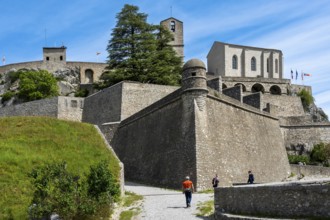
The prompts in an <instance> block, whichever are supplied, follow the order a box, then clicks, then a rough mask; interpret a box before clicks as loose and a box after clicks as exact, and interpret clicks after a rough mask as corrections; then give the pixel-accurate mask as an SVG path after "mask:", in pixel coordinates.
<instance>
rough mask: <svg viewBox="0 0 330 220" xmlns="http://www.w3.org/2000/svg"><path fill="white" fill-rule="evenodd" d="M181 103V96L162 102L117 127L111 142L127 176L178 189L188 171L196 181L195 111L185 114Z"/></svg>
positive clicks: (143, 181)
mask: <svg viewBox="0 0 330 220" xmlns="http://www.w3.org/2000/svg"><path fill="white" fill-rule="evenodd" d="M182 105H183V103H182V101H181V99H180V98H179V99H175V100H173V101H172V102H170V103H159V104H158V106H157V108H154V110H153V111H150V112H145V113H144V114H143V115H142V113H141V114H139V113H138V115H140V117H134V118H128V119H126V120H124V121H123V122H122V124H121V125H120V126H119V127H118V130H117V132H116V134H115V136H114V137H113V140H112V141H111V146H112V147H113V148H114V150H115V152H116V153H117V155H118V156H119V158H120V160H121V161H122V162H123V163H124V164H125V177H126V178H127V179H128V180H134V181H137V182H141V183H148V184H151V185H157V186H166V187H171V188H176V189H179V188H180V187H181V180H182V178H183V177H184V176H186V175H191V178H192V180H193V181H196V175H195V167H196V162H195V159H194V158H195V149H194V146H195V145H194V136H193V134H194V133H193V130H192V129H193V126H194V124H193V121H194V120H193V118H192V114H186V116H185V115H184V114H182ZM182 122H183V124H182ZM189 131H192V132H189ZM186 132H187V133H186ZM183 133H186V137H187V138H186V139H184V138H183V137H182V134H183Z"/></svg>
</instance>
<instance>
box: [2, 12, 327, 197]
mask: <svg viewBox="0 0 330 220" xmlns="http://www.w3.org/2000/svg"><path fill="white" fill-rule="evenodd" d="M161 24H162V25H164V26H166V27H168V28H169V30H171V31H172V33H173V39H172V40H173V41H172V42H171V44H172V46H173V48H174V49H175V50H176V52H177V53H178V55H179V56H180V57H182V58H183V57H184V52H183V47H184V42H183V23H182V22H181V21H179V20H177V19H175V18H173V17H171V18H168V19H166V20H164V21H162V22H161ZM106 66H107V64H105V63H92V62H71V61H70V62H69V61H67V60H66V47H56V48H48V47H47V48H43V60H42V61H34V62H25V63H17V64H9V65H4V66H1V67H0V74H1V75H5V74H6V73H7V72H9V71H13V70H19V69H21V68H27V69H46V70H48V71H49V72H51V73H53V74H61V72H62V73H63V71H65V72H66V73H67V74H66V77H68V78H69V79H70V80H71V83H73V84H76V85H77V86H80V87H81V88H88V89H89V90H90V91H91V93H90V94H91V95H89V96H88V97H86V98H77V97H72V96H71V95H70V91H71V88H70V85H67V84H66V83H65V82H62V85H61V86H60V87H61V94H62V96H58V97H55V98H51V99H44V100H38V101H33V102H27V103H22V104H17V105H10V104H6V103H5V104H4V106H3V107H2V108H0V116H1V117H7V116H17V115H26V116H32V115H33V116H36V115H38V116H50V117H56V118H59V119H66V120H73V121H79V122H85V123H91V124H95V125H97V126H98V127H99V128H100V130H101V131H102V133H103V134H104V136H105V137H106V139H107V141H108V143H109V144H110V145H111V147H112V148H113V149H114V151H115V153H116V154H117V156H118V157H119V159H120V160H121V161H122V162H123V164H124V166H125V178H126V179H128V180H132V181H137V182H141V183H147V184H151V185H158V186H163V187H170V188H178V180H180V179H182V177H184V176H186V175H190V176H191V179H192V180H193V182H194V183H195V185H196V188H197V190H204V189H208V188H210V177H212V176H213V175H214V174H215V173H217V174H218V175H219V178H220V179H221V181H220V184H221V186H224V187H225V186H231V185H233V184H235V183H244V182H246V174H247V171H248V170H253V172H254V174H255V175H256V176H257V177H258V183H269V182H280V181H282V180H284V179H286V178H287V177H288V176H289V175H290V173H291V172H292V167H291V166H290V165H289V162H288V157H287V154H288V153H289V154H301V153H302V152H304V151H311V149H312V148H313V145H315V144H318V143H320V142H324V143H330V123H329V122H327V121H324V120H322V117H320V115H319V114H317V113H318V112H317V111H318V109H317V108H315V109H314V110H313V111H314V112H312V113H306V112H305V110H304V107H303V105H302V102H301V99H300V97H298V96H297V93H298V92H299V91H301V90H302V89H305V90H307V91H309V92H312V88H311V87H309V86H304V85H294V84H291V81H290V79H284V78H283V54H282V51H281V50H278V49H268V48H258V47H250V46H242V45H235V44H229V43H224V42H218V41H216V42H214V44H213V45H212V47H211V48H210V51H209V53H208V55H207V65H205V64H204V63H203V62H202V61H201V60H199V59H191V60H189V61H187V62H186V63H185V64H184V65H183V72H182V84H181V86H180V87H176V86H164V85H155V84H142V83H138V82H127V81H123V82H120V83H118V84H116V85H113V86H111V87H108V88H106V89H103V90H101V91H98V92H95V93H93V91H92V90H93V89H92V83H93V82H96V81H98V79H99V77H100V75H101V74H102V72H103V71H104V68H105V67H106ZM70 80H69V81H70ZM11 86H12V85H9V84H2V85H0V91H5V90H10V88H11ZM92 93H93V94H92Z"/></svg>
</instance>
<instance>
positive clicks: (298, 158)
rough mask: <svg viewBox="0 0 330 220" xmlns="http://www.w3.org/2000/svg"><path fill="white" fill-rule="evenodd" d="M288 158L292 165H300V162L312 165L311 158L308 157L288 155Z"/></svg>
mask: <svg viewBox="0 0 330 220" xmlns="http://www.w3.org/2000/svg"><path fill="white" fill-rule="evenodd" d="M288 158H289V163H291V164H298V163H299V162H302V163H306V164H309V163H310V160H309V157H308V156H306V155H289V154H288Z"/></svg>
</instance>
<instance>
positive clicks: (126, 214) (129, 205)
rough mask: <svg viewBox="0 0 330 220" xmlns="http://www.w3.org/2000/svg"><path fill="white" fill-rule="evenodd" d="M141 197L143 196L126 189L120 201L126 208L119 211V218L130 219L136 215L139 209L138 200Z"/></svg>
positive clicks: (121, 219) (122, 219)
mask: <svg viewBox="0 0 330 220" xmlns="http://www.w3.org/2000/svg"><path fill="white" fill-rule="evenodd" d="M142 199H143V196H141V195H137V194H135V193H133V192H129V191H126V192H125V196H124V197H123V201H122V206H123V207H124V208H125V209H126V210H124V211H122V212H121V213H120V216H119V220H131V219H132V217H133V216H135V215H138V214H139V213H140V211H141V209H140V208H139V207H138V202H139V201H140V200H142Z"/></svg>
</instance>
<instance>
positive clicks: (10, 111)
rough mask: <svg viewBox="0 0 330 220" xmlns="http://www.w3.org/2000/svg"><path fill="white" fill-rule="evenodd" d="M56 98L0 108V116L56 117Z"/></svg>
mask: <svg viewBox="0 0 330 220" xmlns="http://www.w3.org/2000/svg"><path fill="white" fill-rule="evenodd" d="M57 103H58V98H57V97H54V98H50V99H42V100H37V101H32V102H26V103H22V104H18V105H11V106H6V107H3V108H0V116H1V117H8V116H50V117H55V118H56V117H57V113H58V108H57Z"/></svg>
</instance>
